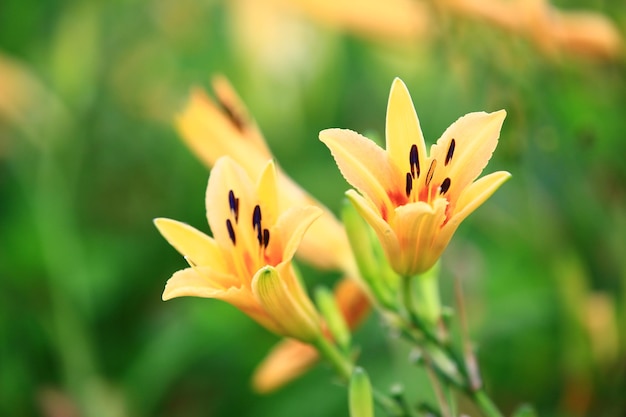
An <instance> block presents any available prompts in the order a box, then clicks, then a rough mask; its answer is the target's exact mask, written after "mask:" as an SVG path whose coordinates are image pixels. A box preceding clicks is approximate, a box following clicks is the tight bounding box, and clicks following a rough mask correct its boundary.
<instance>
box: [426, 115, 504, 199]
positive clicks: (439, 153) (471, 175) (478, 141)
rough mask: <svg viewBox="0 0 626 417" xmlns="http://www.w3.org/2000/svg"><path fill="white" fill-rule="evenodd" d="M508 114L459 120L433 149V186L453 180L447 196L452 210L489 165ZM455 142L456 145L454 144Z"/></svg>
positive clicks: (468, 117) (471, 116) (474, 116)
mask: <svg viewBox="0 0 626 417" xmlns="http://www.w3.org/2000/svg"><path fill="white" fill-rule="evenodd" d="M505 117H506V111H504V110H500V111H497V112H493V113H485V112H476V113H469V114H466V115H465V116H463V117H461V118H459V119H458V120H457V121H456V122H454V123H453V124H452V125H451V126H450V127H449V128H448V129H446V131H445V132H444V133H443V135H442V136H441V138H440V139H439V140H438V141H437V144H436V145H433V147H432V148H431V152H430V154H431V157H432V158H433V159H436V160H437V166H436V170H435V174H434V176H433V179H432V183H433V184H442V183H443V181H444V180H445V178H449V179H450V180H451V184H450V185H449V190H448V192H447V196H448V200H449V201H450V202H451V210H453V209H454V204H455V202H456V200H457V198H458V197H459V195H460V194H461V192H462V191H463V189H464V188H465V187H467V186H468V185H469V184H471V183H472V181H474V180H475V179H476V178H477V177H478V176H479V175H480V173H481V172H482V170H483V169H484V168H485V166H486V165H487V162H489V159H490V158H491V155H492V154H493V151H494V150H495V149H496V146H497V145H498V138H499V136H500V129H501V127H502V123H503V122H504V118H505ZM453 139H454V145H452V140H453Z"/></svg>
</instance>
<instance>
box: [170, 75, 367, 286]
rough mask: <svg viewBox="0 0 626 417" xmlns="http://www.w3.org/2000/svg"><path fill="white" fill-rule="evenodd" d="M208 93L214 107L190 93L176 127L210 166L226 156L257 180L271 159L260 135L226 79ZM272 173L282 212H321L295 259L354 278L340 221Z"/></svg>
mask: <svg viewBox="0 0 626 417" xmlns="http://www.w3.org/2000/svg"><path fill="white" fill-rule="evenodd" d="M213 89H214V90H215V95H216V100H217V103H215V102H213V101H212V100H211V99H210V98H209V97H207V95H206V94H205V93H204V92H203V91H202V90H200V89H197V90H195V91H194V92H193V93H192V94H191V96H190V99H189V102H188V104H187V106H186V107H185V109H184V110H183V112H182V113H181V114H180V115H179V116H178V117H177V120H176V127H177V129H178V131H179V133H180V135H181V137H182V138H183V139H184V141H185V142H186V143H187V145H188V146H189V148H190V149H191V150H192V151H193V152H194V153H195V154H196V155H197V156H198V157H199V158H200V159H201V160H202V161H203V162H204V163H205V165H207V166H208V167H209V168H210V167H212V166H213V165H214V164H215V161H217V159H218V158H220V157H222V156H225V155H228V156H230V157H231V158H232V159H233V160H234V161H236V162H237V163H238V164H240V165H241V167H242V168H243V169H244V170H245V171H246V172H247V173H248V175H249V176H250V177H251V178H256V177H258V176H259V174H260V173H261V170H262V169H263V167H264V166H265V163H266V161H267V160H268V159H271V158H272V154H271V152H270V150H269V148H268V147H267V144H266V143H265V140H264V138H263V135H262V134H261V132H260V131H259V129H258V127H257V125H256V123H255V122H254V121H253V120H252V118H251V117H250V115H249V113H248V111H247V109H246V108H245V106H244V105H243V103H242V102H241V100H240V99H239V97H238V96H237V93H236V92H235V90H234V89H233V88H232V86H231V85H230V84H229V82H228V81H227V80H226V78H224V77H215V78H214V79H213ZM276 173H277V181H278V186H279V188H280V189H281V190H284V192H282V193H280V195H279V196H278V199H279V201H278V204H279V206H280V208H281V209H287V208H289V207H296V206H303V205H311V206H316V207H319V208H321V209H322V210H323V214H322V215H321V216H320V218H319V219H318V220H317V221H316V222H315V223H313V224H312V225H311V227H310V229H309V231H308V232H307V233H306V235H305V236H304V238H303V239H302V242H301V244H300V247H299V248H298V256H299V257H300V258H302V259H303V260H305V261H306V262H308V263H310V264H311V265H314V266H316V267H318V268H322V269H340V270H343V271H345V272H347V273H348V274H349V275H351V276H356V272H355V271H356V268H355V265H354V260H353V258H352V254H351V251H350V244H349V243H348V238H347V236H346V233H345V230H344V228H343V226H342V225H341V223H340V222H339V221H337V219H336V218H335V217H334V216H333V215H332V213H331V211H330V210H328V209H327V208H326V207H324V206H323V205H322V204H321V203H320V202H318V201H317V200H315V199H314V198H313V197H311V196H310V195H309V194H307V193H306V192H305V191H304V190H303V189H302V188H301V187H300V186H298V185H297V184H296V183H295V182H294V181H293V180H292V179H291V178H289V177H288V176H287V175H286V174H285V173H284V172H283V171H282V170H281V169H280V168H279V167H276Z"/></svg>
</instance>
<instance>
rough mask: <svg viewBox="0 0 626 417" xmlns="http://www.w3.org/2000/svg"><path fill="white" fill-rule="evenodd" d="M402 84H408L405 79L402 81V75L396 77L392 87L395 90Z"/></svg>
mask: <svg viewBox="0 0 626 417" xmlns="http://www.w3.org/2000/svg"><path fill="white" fill-rule="evenodd" d="M400 86H402V87H404V88H406V84H405V83H404V81H402V79H401V78H400V77H395V78H394V79H393V82H392V83H391V89H392V90H393V89H394V88H397V87H400Z"/></svg>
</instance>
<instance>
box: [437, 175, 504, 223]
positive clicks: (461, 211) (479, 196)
mask: <svg viewBox="0 0 626 417" xmlns="http://www.w3.org/2000/svg"><path fill="white" fill-rule="evenodd" d="M509 178H511V174H510V173H508V172H506V171H498V172H494V173H492V174H489V175H485V176H484V177H482V178H480V179H479V180H478V181H476V182H474V183H473V184H472V185H470V186H469V187H467V188H466V189H465V190H464V191H463V193H462V194H461V196H460V197H459V201H458V203H457V207H456V211H455V212H454V213H453V215H452V218H451V219H450V221H449V222H448V223H451V222H457V223H461V222H462V221H463V220H464V219H465V218H466V217H467V216H469V215H470V214H471V213H472V212H473V211H474V210H476V209H477V208H478V207H479V206H480V205H481V204H482V203H484V202H485V200H487V199H488V198H489V197H491V195H492V194H493V193H494V192H495V191H496V190H497V189H498V188H500V186H501V185H502V184H504V183H505V182H506V181H507V180H508V179H509ZM446 226H447V224H446Z"/></svg>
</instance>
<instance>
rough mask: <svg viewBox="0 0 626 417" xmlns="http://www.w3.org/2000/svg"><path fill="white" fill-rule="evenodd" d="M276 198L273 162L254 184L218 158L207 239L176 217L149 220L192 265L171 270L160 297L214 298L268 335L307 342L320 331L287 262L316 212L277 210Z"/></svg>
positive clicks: (208, 201) (208, 203)
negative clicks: (252, 320)
mask: <svg viewBox="0 0 626 417" xmlns="http://www.w3.org/2000/svg"><path fill="white" fill-rule="evenodd" d="M278 201H279V198H278V191H277V185H276V170H275V167H274V164H273V162H272V161H270V162H269V163H267V164H266V166H265V168H264V169H263V171H262V172H261V175H260V178H259V181H258V183H257V185H256V187H255V186H254V185H253V184H252V182H251V181H250V178H249V177H248V175H247V174H246V172H245V171H244V170H243V168H241V167H240V166H239V165H238V164H237V163H235V162H234V161H233V160H232V159H230V158H228V157H223V158H221V159H219V160H218V161H217V162H216V163H215V167H214V168H213V170H212V171H211V175H210V177H209V183H208V186H207V192H206V210H207V219H208V222H209V226H210V227H211V230H212V231H213V236H214V238H211V237H209V236H207V235H205V234H204V233H202V232H200V231H198V230H196V229H194V228H193V227H191V226H189V225H187V224H184V223H181V222H178V221H175V220H170V219H164V218H159V219H156V220H155V224H156V226H157V228H158V229H159V231H160V232H161V234H162V235H163V236H164V237H165V239H167V241H168V242H169V243H170V244H171V245H172V246H174V247H175V248H176V249H177V250H178V251H179V252H180V253H181V254H182V255H183V256H185V259H186V260H187V262H188V263H189V264H190V266H191V267H190V268H186V269H183V270H181V271H178V272H176V273H174V275H173V276H172V277H171V278H170V279H169V281H168V282H167V285H166V287H165V291H164V292H163V299H164V300H169V299H171V298H174V297H181V296H196V297H207V298H217V299H221V300H224V301H227V302H229V303H230V304H232V305H234V306H235V307H237V308H238V309H240V310H241V311H243V312H244V313H246V314H247V315H249V316H250V317H251V318H253V319H254V320H256V321H257V322H258V323H260V324H261V325H263V326H264V327H266V328H267V329H269V330H271V331H272V332H274V333H277V334H280V335H284V336H289V337H293V338H295V339H298V340H301V341H304V342H312V341H314V340H315V339H316V338H317V337H318V336H319V335H320V334H321V327H320V319H319V316H318V314H317V312H316V310H315V308H314V307H313V304H312V302H311V301H310V299H309V298H308V296H307V294H306V292H305V291H304V289H303V288H302V286H301V285H300V283H299V281H298V278H297V277H296V275H295V273H294V270H293V267H292V264H291V259H292V257H293V255H294V253H295V251H296V248H297V247H298V244H299V243H300V241H301V240H302V237H303V235H304V233H305V231H306V230H307V228H308V227H309V226H310V225H311V224H312V223H313V221H315V220H316V219H317V218H318V217H319V216H320V215H321V210H320V209H319V208H317V207H312V206H304V207H292V208H290V209H288V210H281V209H280V208H279V205H278Z"/></svg>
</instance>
